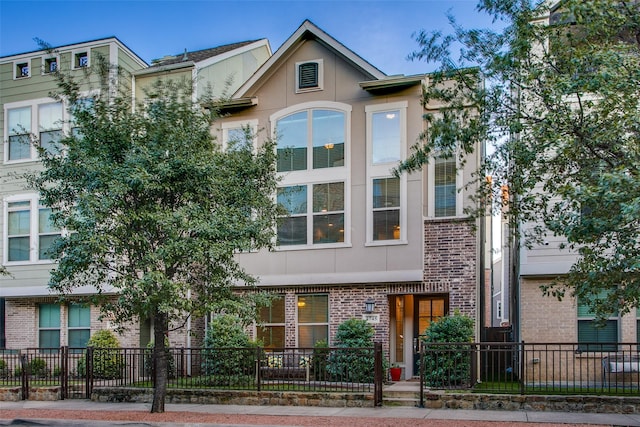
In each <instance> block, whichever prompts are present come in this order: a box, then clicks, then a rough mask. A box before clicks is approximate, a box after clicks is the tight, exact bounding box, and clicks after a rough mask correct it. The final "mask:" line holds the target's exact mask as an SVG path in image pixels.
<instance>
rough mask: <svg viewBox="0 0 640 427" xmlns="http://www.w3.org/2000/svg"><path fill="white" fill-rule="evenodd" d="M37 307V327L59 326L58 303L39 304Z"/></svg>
mask: <svg viewBox="0 0 640 427" xmlns="http://www.w3.org/2000/svg"><path fill="white" fill-rule="evenodd" d="M39 308H40V309H39V323H38V325H39V327H41V328H59V327H60V306H59V305H58V304H40V306H39Z"/></svg>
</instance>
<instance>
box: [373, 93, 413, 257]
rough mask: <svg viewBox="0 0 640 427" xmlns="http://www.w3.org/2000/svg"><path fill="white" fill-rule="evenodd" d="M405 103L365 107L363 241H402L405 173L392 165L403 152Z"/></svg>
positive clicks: (376, 242)
mask: <svg viewBox="0 0 640 427" xmlns="http://www.w3.org/2000/svg"><path fill="white" fill-rule="evenodd" d="M407 107H408V103H407V102H406V101H405V102H394V103H389V104H376V105H369V106H367V107H365V112H366V114H367V159H368V161H367V175H368V185H367V192H368V195H367V211H368V215H367V242H368V244H394V243H400V242H405V241H406V238H407V237H406V230H405V228H406V225H405V224H406V203H407V201H406V185H407V184H406V176H405V175H403V176H401V177H400V178H396V177H393V176H392V173H391V171H392V169H393V168H394V167H395V166H397V164H398V162H399V161H401V160H403V159H404V157H405V153H406V139H407V137H406V110H407Z"/></svg>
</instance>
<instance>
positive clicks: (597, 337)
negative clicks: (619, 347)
mask: <svg viewBox="0 0 640 427" xmlns="http://www.w3.org/2000/svg"><path fill="white" fill-rule="evenodd" d="M617 341H618V322H617V321H616V320H607V322H606V324H605V326H604V327H602V328H597V327H596V325H595V322H594V321H592V320H579V321H578V342H579V343H615V342H617ZM579 349H580V350H582V351H615V350H616V346H615V345H592V346H589V345H581V346H579Z"/></svg>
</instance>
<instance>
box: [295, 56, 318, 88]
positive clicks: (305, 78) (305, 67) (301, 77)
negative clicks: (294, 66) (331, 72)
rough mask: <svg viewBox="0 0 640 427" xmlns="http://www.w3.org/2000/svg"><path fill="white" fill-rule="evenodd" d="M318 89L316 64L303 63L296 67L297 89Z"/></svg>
mask: <svg viewBox="0 0 640 427" xmlns="http://www.w3.org/2000/svg"><path fill="white" fill-rule="evenodd" d="M314 87H318V63H317V62H305V63H304V64H300V65H298V88H300V89H308V88H314Z"/></svg>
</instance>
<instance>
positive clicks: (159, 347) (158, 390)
mask: <svg viewBox="0 0 640 427" xmlns="http://www.w3.org/2000/svg"><path fill="white" fill-rule="evenodd" d="M153 325H154V331H153V368H154V369H153V384H154V389H153V403H152V405H151V412H164V399H165V397H166V396H167V378H168V374H167V349H166V347H165V331H167V330H168V329H169V325H168V322H167V316H166V315H165V314H164V313H159V312H156V314H155V315H154V317H153Z"/></svg>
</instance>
